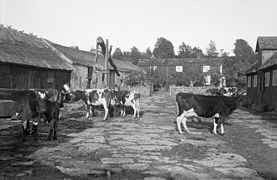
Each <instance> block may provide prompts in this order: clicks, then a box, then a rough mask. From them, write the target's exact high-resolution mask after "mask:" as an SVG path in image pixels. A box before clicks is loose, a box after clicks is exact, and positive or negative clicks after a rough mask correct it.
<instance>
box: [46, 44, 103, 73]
mask: <svg viewBox="0 0 277 180" xmlns="http://www.w3.org/2000/svg"><path fill="white" fill-rule="evenodd" d="M49 43H50V44H51V45H52V46H53V47H54V48H56V49H57V50H58V51H60V52H61V53H62V54H64V55H65V56H66V57H67V58H68V59H70V60H71V61H72V62H73V64H78V65H82V66H87V67H93V66H94V63H95V53H91V52H88V51H83V50H79V49H77V48H72V47H67V46H62V45H59V44H55V43H53V42H50V41H49ZM96 67H97V68H98V69H101V70H103V69H104V57H103V56H102V55H100V54H99V55H98V63H97V64H96Z"/></svg>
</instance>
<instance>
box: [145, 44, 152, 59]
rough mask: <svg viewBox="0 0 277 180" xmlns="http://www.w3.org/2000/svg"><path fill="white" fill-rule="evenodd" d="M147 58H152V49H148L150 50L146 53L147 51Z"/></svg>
mask: <svg viewBox="0 0 277 180" xmlns="http://www.w3.org/2000/svg"><path fill="white" fill-rule="evenodd" d="M145 56H146V57H147V58H151V57H152V52H151V49H150V47H148V48H147V49H146V51H145Z"/></svg>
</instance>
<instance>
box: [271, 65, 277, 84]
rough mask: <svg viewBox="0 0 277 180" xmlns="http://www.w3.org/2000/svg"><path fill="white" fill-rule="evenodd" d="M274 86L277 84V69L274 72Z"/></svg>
mask: <svg viewBox="0 0 277 180" xmlns="http://www.w3.org/2000/svg"><path fill="white" fill-rule="evenodd" d="M272 86H277V69H275V70H274V71H273V73H272Z"/></svg>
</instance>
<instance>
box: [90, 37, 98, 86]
mask: <svg viewBox="0 0 277 180" xmlns="http://www.w3.org/2000/svg"><path fill="white" fill-rule="evenodd" d="M97 62H98V43H97V41H96V51H95V59H94V64H93V70H92V75H93V74H95V75H96V77H95V82H94V83H95V84H94V87H93V88H97V83H98V77H97V72H96V64H97ZM93 72H94V73H93ZM88 86H90V85H88ZM88 88H89V87H88Z"/></svg>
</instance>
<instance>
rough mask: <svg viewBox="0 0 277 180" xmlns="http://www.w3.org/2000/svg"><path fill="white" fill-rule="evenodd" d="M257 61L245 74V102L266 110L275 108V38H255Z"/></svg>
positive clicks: (276, 64) (276, 50) (276, 80)
mask: <svg viewBox="0 0 277 180" xmlns="http://www.w3.org/2000/svg"><path fill="white" fill-rule="evenodd" d="M255 52H256V53H257V55H258V56H257V60H256V61H255V63H254V64H253V65H252V66H251V67H250V68H249V69H248V70H247V71H246V72H245V75H246V77H247V101H248V103H249V104H250V105H253V106H263V107H266V108H267V109H268V110H273V109H274V108H277V36H260V37H258V38H257V43H256V50H255Z"/></svg>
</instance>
